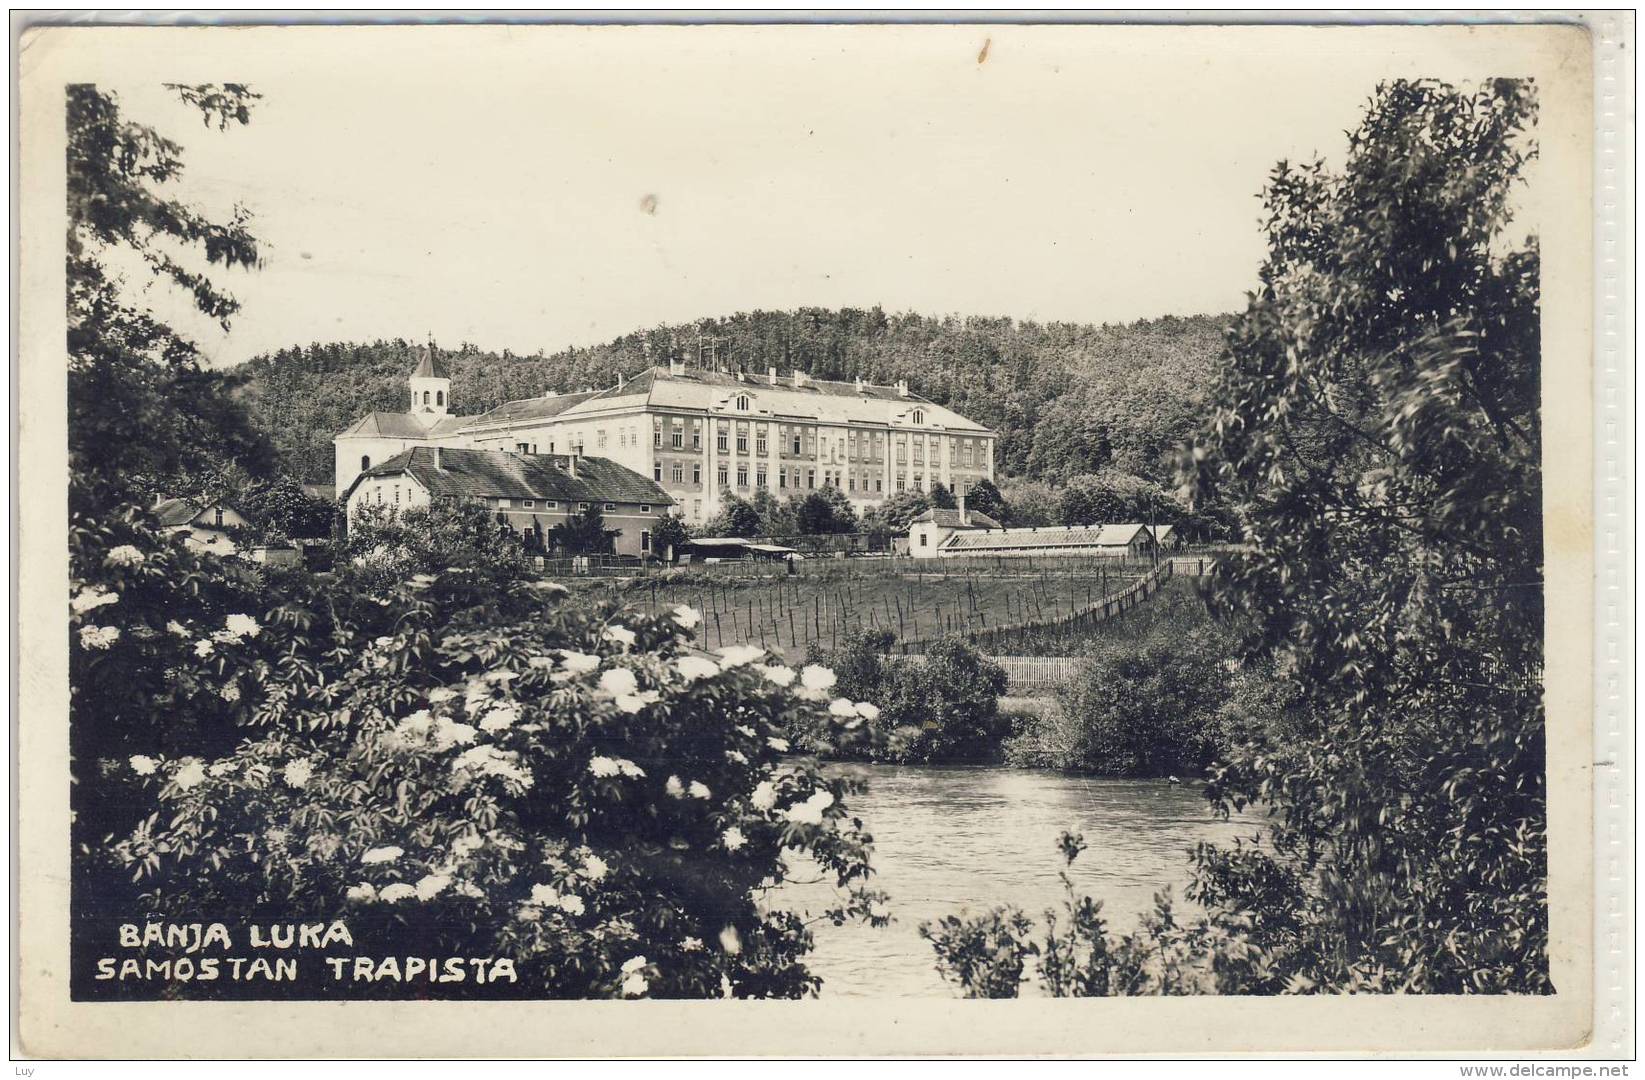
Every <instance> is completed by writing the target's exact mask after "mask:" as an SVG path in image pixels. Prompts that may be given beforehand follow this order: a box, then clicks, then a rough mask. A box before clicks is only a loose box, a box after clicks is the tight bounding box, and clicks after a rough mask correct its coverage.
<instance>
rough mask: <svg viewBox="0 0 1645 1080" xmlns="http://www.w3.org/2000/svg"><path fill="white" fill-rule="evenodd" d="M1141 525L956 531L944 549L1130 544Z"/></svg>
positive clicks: (998, 549) (1026, 549)
mask: <svg viewBox="0 0 1645 1080" xmlns="http://www.w3.org/2000/svg"><path fill="white" fill-rule="evenodd" d="M1147 531H1148V530H1147V527H1146V526H1143V525H1070V526H1065V527H1059V528H1049V529H1000V530H995V531H989V532H957V533H955V534H954V535H952V536H950V537H949V538H948V539H947V540H945V541H944V542H943V545H942V547H943V550H944V551H979V550H989V551H1028V550H1036V549H1039V548H1072V547H1110V548H1123V547H1128V546H1130V544H1131V542H1132V541H1133V540H1135V539H1136V538H1137V534H1138V533H1143V534H1144V535H1146V533H1147Z"/></svg>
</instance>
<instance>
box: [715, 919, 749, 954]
mask: <svg viewBox="0 0 1645 1080" xmlns="http://www.w3.org/2000/svg"><path fill="white" fill-rule="evenodd" d="M720 948H721V949H723V950H724V951H725V953H726V955H728V956H736V955H737V954H738V953H740V952H742V951H743V939H742V935H741V934H739V933H737V928H736V927H735V926H728V927H726V928H725V929H724V930H721V931H720Z"/></svg>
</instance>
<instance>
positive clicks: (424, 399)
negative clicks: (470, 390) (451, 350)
mask: <svg viewBox="0 0 1645 1080" xmlns="http://www.w3.org/2000/svg"><path fill="white" fill-rule="evenodd" d="M450 408H451V372H450V371H449V370H447V369H446V365H445V361H443V360H441V359H440V352H439V350H438V349H436V348H435V347H434V341H433V339H432V338H431V339H430V340H429V343H428V344H427V345H425V346H423V348H421V349H419V350H418V352H417V367H416V369H415V370H414V371H412V373H411V410H410V411H411V414H412V415H413V416H433V417H440V416H445V415H446V414H447V411H448V410H449V409H450Z"/></svg>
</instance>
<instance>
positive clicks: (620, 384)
mask: <svg viewBox="0 0 1645 1080" xmlns="http://www.w3.org/2000/svg"><path fill="white" fill-rule="evenodd" d="M626 381H627V380H625V379H624V378H623V373H622V372H620V371H619V372H617V389H619V390H621V389H622V388H623V384H624V383H625V382H626Z"/></svg>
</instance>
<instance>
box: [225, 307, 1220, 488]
mask: <svg viewBox="0 0 1645 1080" xmlns="http://www.w3.org/2000/svg"><path fill="white" fill-rule="evenodd" d="M1226 324H1227V318H1226V317H1223V316H1194V317H1190V318H1175V317H1168V318H1164V319H1155V320H1146V321H1139V322H1136V323H1131V324H1129V325H1114V326H1100V327H1098V326H1083V325H1074V324H1067V323H1050V324H1040V323H1032V322H1017V321H1013V320H1011V319H992V318H966V319H961V318H957V317H953V316H949V317H945V318H933V317H930V316H924V315H915V314H898V315H890V314H887V313H885V312H883V311H881V310H879V309H878V308H872V309H869V310H866V311H864V310H859V309H853V308H846V309H843V310H839V311H828V310H823V309H820V308H804V309H801V310H798V311H788V312H781V311H775V312H774V311H756V312H747V313H741V314H737V315H732V316H729V317H726V318H719V319H703V320H700V321H699V322H697V323H695V324H692V325H690V326H660V327H656V328H655V329H651V330H645V331H639V332H635V333H632V334H627V335H625V336H623V337H620V338H618V339H616V340H615V341H611V342H609V343H607V344H604V345H600V346H596V347H594V348H575V349H566V350H562V351H560V352H556V353H553V354H547V355H545V354H543V353H535V354H532V355H529V356H521V355H518V354H514V353H510V352H508V351H507V350H504V351H503V352H502V353H494V352H487V351H484V350H482V349H480V348H478V347H477V346H474V345H469V344H464V345H462V346H460V347H459V348H456V349H452V350H449V351H448V352H447V354H446V359H447V362H448V363H449V365H450V367H451V370H452V399H453V400H454V401H455V402H456V403H457V406H458V408H459V409H460V410H462V411H464V412H474V413H477V412H482V411H484V410H486V409H490V408H494V407H496V406H497V405H499V404H501V403H502V402H504V401H507V400H510V399H513V398H522V397H531V396H534V395H538V394H542V393H543V392H544V391H547V390H558V391H574V390H581V389H584V388H586V387H605V386H609V385H612V384H613V383H615V382H616V381H617V374H618V373H619V372H622V373H624V374H628V375H632V374H633V373H634V372H636V371H638V370H640V369H642V368H644V367H645V366H647V364H657V363H662V362H664V360H665V359H666V358H668V357H674V356H680V357H686V356H689V357H692V358H694V357H695V355H696V343H697V338H698V335H699V334H703V335H706V336H708V337H711V338H715V339H717V340H718V341H719V342H720V352H719V357H720V361H721V362H722V363H726V364H729V365H732V366H738V365H741V366H743V367H745V368H747V369H748V370H750V371H754V372H758V373H760V374H763V373H764V372H765V369H766V368H767V367H768V366H771V365H776V366H778V367H781V368H782V370H783V371H785V372H786V371H788V370H790V369H791V368H793V367H798V368H801V369H802V370H805V371H809V372H810V373H811V374H812V375H814V376H816V377H818V378H831V379H851V378H854V377H856V376H859V375H860V376H862V377H863V378H864V379H867V380H869V381H871V382H875V383H881V384H887V385H889V384H891V383H894V382H896V381H897V380H899V379H906V380H908V382H909V384H910V385H911V386H912V387H913V388H914V389H915V390H916V391H917V392H918V393H920V394H921V395H922V396H924V397H927V398H929V399H930V400H932V401H935V402H937V403H938V404H942V405H947V406H949V407H951V408H953V409H955V410H956V411H958V412H959V413H960V414H961V415H963V416H967V417H970V418H971V419H973V420H976V421H977V422H978V423H981V424H985V425H987V426H988V427H990V428H993V429H995V430H996V431H998V432H999V433H1000V445H999V448H998V453H997V458H996V460H997V465H998V468H999V470H1000V472H1002V473H1004V474H1009V475H1021V474H1028V475H1033V476H1037V477H1044V478H1047V479H1053V480H1062V479H1064V478H1066V477H1069V476H1074V475H1077V474H1080V473H1085V472H1092V471H1096V470H1098V469H1102V468H1106V467H1113V468H1117V469H1120V470H1122V471H1124V472H1128V473H1133V474H1136V475H1140V476H1145V477H1150V478H1152V479H1154V480H1159V481H1163V480H1166V479H1168V478H1169V476H1170V473H1171V469H1172V464H1173V461H1174V455H1175V452H1176V449H1177V448H1178V447H1179V446H1180V445H1181V444H1183V443H1185V442H1186V441H1187V440H1188V439H1189V438H1190V437H1191V436H1192V434H1193V431H1194V429H1195V426H1196V425H1197V424H1198V422H1199V419H1200V418H1201V417H1202V416H1203V415H1204V411H1205V401H1206V392H1207V390H1208V389H1209V387H1210V385H1211V383H1212V381H1213V378H1214V370H1215V360H1216V354H1217V350H1218V348H1219V347H1220V344H1221V333H1222V330H1223V327H1224V326H1225V325H1226ZM416 348H417V343H415V342H411V341H406V340H394V341H375V342H358V343H348V342H336V343H329V344H323V343H319V342H316V343H314V344H311V345H307V346H302V347H293V348H289V349H281V350H279V351H278V352H275V353H272V354H269V355H265V356H259V357H256V358H254V359H252V360H250V361H248V362H247V363H246V364H245V365H244V366H243V367H242V368H241V369H239V370H240V371H241V373H243V374H244V375H245V376H246V377H247V378H248V383H247V390H246V392H247V396H248V400H249V401H250V403H251V407H252V412H253V415H254V417H255V418H256V420H257V423H258V425H259V426H260V427H261V428H262V429H263V430H264V431H267V432H269V433H270V435H271V437H272V438H273V439H274V440H275V442H276V444H277V445H278V446H279V449H280V455H281V459H282V460H283V461H284V462H285V464H286V466H287V467H288V468H289V469H291V470H293V471H294V472H297V473H299V474H300V475H301V476H302V478H303V479H305V480H308V481H310V482H329V481H330V479H331V476H332V470H333V461H332V447H331V440H332V437H333V436H335V435H336V434H337V433H338V432H339V431H342V430H343V429H344V428H346V427H347V426H348V425H349V424H351V423H353V422H354V421H355V420H356V419H358V418H359V417H360V416H363V415H364V414H366V413H368V412H371V411H373V410H384V411H389V412H403V411H405V409H406V407H407V400H406V374H407V373H408V372H409V371H411V369H412V367H413V365H414V364H415V359H414V354H415V350H416Z"/></svg>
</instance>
